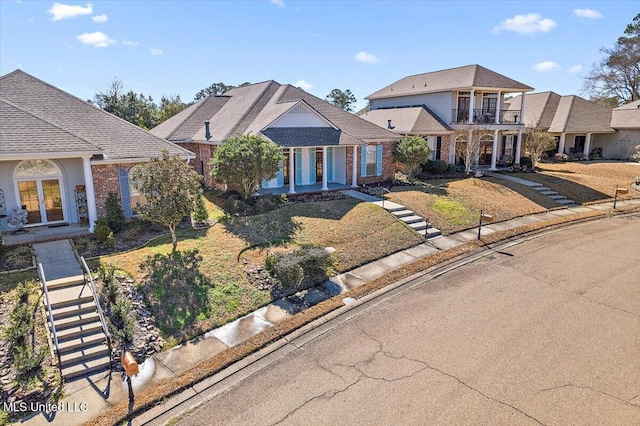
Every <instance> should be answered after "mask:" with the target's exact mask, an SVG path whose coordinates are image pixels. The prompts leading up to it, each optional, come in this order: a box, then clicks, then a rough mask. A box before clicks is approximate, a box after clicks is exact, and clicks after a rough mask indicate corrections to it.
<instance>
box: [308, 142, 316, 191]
mask: <svg viewBox="0 0 640 426" xmlns="http://www.w3.org/2000/svg"><path fill="white" fill-rule="evenodd" d="M309 183H310V184H312V185H313V184H314V183H316V148H315V147H313V148H309Z"/></svg>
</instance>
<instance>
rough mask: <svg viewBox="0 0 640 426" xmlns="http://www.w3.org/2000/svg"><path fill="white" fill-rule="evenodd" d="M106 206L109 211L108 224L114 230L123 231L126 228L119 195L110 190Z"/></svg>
mask: <svg viewBox="0 0 640 426" xmlns="http://www.w3.org/2000/svg"><path fill="white" fill-rule="evenodd" d="M104 207H105V210H106V211H107V225H109V228H111V230H112V231H113V232H120V231H122V230H123V229H124V213H123V212H122V207H120V201H119V200H118V196H117V195H116V194H114V193H113V192H110V193H109V195H108V196H107V200H106V201H105V203H104Z"/></svg>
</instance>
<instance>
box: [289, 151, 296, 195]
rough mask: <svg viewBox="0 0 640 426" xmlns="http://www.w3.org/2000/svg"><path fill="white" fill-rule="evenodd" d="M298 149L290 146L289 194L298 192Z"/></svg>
mask: <svg viewBox="0 0 640 426" xmlns="http://www.w3.org/2000/svg"><path fill="white" fill-rule="evenodd" d="M295 154H296V149H295V148H293V147H289V194H295V193H296V162H295V158H294V156H295Z"/></svg>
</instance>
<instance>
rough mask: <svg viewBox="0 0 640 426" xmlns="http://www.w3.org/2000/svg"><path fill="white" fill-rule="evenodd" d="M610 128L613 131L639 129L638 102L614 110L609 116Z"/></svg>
mask: <svg viewBox="0 0 640 426" xmlns="http://www.w3.org/2000/svg"><path fill="white" fill-rule="evenodd" d="M611 127H613V128H615V129H640V100H637V101H634V102H629V103H628V104H625V105H622V106H619V107H618V108H615V109H614V110H613V113H612V116H611Z"/></svg>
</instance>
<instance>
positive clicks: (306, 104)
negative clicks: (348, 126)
mask: <svg viewBox="0 0 640 426" xmlns="http://www.w3.org/2000/svg"><path fill="white" fill-rule="evenodd" d="M298 105H303V106H304V107H305V108H306V109H307V110H308V111H309V112H310V113H311V114H313V115H315V116H317V117H318V118H320V119H321V120H322V121H324V122H325V123H327V124H328V125H329V127H331V128H333V129H335V130H340V129H338V128H337V127H336V126H335V125H334V124H333V123H332V122H330V121H329V120H328V119H327V118H325V117H324V116H323V115H321V114H320V113H319V112H318V111H316V110H315V109H314V108H313V107H312V106H311V105H309V104H308V103H306V102H305V101H304V100H303V99H300V100H299V101H298V102H296V103H294V104H293V105H292V106H291V108H288V109H287V110H286V111H285V112H283V113H282V114H280V115H279V116H278V117H277V118H276V119H274V120H273V121H271V122H270V123H269V124H267V125H266V126H264V127H263V128H262V129H261V130H260V132H264V131H265V130H266V129H268V128H269V127H271V126H273V125H274V124H275V123H276V122H277V121H278V120H280V119H281V118H282V117H284V116H285V115H287V114H288V113H289V112H291V110H292V109H294V108H295V107H297V106H298ZM185 149H186V148H185Z"/></svg>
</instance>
